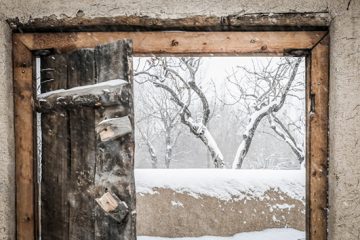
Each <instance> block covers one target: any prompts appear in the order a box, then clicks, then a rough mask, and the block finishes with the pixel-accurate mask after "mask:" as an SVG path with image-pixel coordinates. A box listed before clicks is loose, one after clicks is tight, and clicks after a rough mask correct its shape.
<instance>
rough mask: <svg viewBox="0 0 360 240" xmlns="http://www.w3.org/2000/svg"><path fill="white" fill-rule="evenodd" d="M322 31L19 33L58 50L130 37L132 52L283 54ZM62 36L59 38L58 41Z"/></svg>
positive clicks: (32, 43) (308, 44)
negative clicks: (54, 46)
mask: <svg viewBox="0 0 360 240" xmlns="http://www.w3.org/2000/svg"><path fill="white" fill-rule="evenodd" d="M325 34H326V32H322V31H320V32H86V33H85V32H78V33H49V34H22V35H19V37H20V38H21V40H22V41H23V42H24V44H25V45H26V46H27V47H29V48H31V49H50V48H51V47H52V44H53V43H54V42H56V48H57V50H60V51H70V50H72V49H76V48H93V47H95V46H96V45H99V44H104V43H107V42H109V39H110V40H111V41H116V40H119V39H124V38H126V39H131V40H132V41H133V43H134V46H133V49H134V54H139V55H141V54H182V55H184V54H203V55H204V54H216V55H238V54H242V55H244V54H247V55H283V54H284V52H287V49H311V48H312V47H313V46H314V45H315V44H316V43H317V42H318V41H319V40H321V38H322V37H323V36H324V35H325ZM59 39H62V41H59Z"/></svg>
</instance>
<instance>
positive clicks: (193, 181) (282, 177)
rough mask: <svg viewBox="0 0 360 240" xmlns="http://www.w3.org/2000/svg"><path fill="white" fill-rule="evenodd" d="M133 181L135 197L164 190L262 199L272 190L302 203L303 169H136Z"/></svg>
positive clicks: (198, 194) (218, 196)
mask: <svg viewBox="0 0 360 240" xmlns="http://www.w3.org/2000/svg"><path fill="white" fill-rule="evenodd" d="M135 181H136V191H137V193H138V194H156V193H157V191H156V190H157V189H159V188H165V189H171V190H174V191H175V192H180V193H188V194H190V195H191V196H193V197H196V198H201V196H202V195H205V196H210V197H216V198H219V199H221V200H243V199H254V198H258V199H259V200H262V199H264V198H266V197H267V196H266V192H267V191H270V190H272V191H276V192H279V193H281V192H282V193H284V194H286V195H288V196H289V197H291V198H294V199H296V200H300V201H302V202H304V201H305V172H304V171H303V170H258V169H256V170H252V169H251V170H250V169H246V170H245V169H242V170H232V169H136V170H135Z"/></svg>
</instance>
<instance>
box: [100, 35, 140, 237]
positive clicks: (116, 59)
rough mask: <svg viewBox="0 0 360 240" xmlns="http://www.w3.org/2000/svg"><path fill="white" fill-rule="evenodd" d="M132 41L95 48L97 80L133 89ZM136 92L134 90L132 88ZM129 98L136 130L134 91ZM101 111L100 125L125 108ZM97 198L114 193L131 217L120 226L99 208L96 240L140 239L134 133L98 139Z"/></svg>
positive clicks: (130, 110) (119, 114)
mask: <svg viewBox="0 0 360 240" xmlns="http://www.w3.org/2000/svg"><path fill="white" fill-rule="evenodd" d="M131 54H132V52H131V42H130V41H118V42H114V43H111V44H106V45H101V46H98V47H96V49H95V58H96V69H97V80H98V82H99V83H101V82H103V81H107V80H108V79H119V78H120V79H126V80H127V81H128V82H129V84H130V85H131V86H132V78H131V73H132V67H131V61H132V60H131ZM131 89H132V87H131ZM130 93H131V95H130V97H129V106H128V110H129V112H128V116H129V117H130V120H131V127H133V104H132V91H131V92H130ZM118 110H119V112H117V111H116V108H113V109H107V108H105V109H103V111H97V115H96V116H97V119H96V120H97V121H96V122H97V123H100V122H101V121H103V120H106V119H109V118H115V117H122V116H121V114H122V112H121V111H120V110H121V108H118ZM95 187H96V189H97V192H96V193H95V196H96V198H98V197H101V196H102V195H103V194H104V193H105V192H107V191H111V192H112V193H113V194H115V195H116V196H117V197H118V198H119V199H120V200H121V201H124V202H125V203H126V205H127V206H128V208H129V214H127V216H126V217H125V218H124V219H123V220H122V222H121V223H119V222H118V221H117V220H116V219H114V218H113V217H111V216H109V215H106V214H105V213H104V211H103V210H102V209H101V208H100V207H98V208H97V211H96V223H95V225H96V237H95V239H96V240H100V239H101V240H104V239H106V240H110V239H127V240H131V239H136V219H135V217H136V216H135V197H136V195H135V181H134V135H133V132H131V133H130V134H126V135H124V136H122V137H119V138H114V139H112V140H109V141H105V142H103V141H101V137H100V135H98V137H97V156H96V176H95Z"/></svg>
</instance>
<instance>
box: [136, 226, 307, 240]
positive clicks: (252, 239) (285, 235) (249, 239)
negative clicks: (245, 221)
mask: <svg viewBox="0 0 360 240" xmlns="http://www.w3.org/2000/svg"><path fill="white" fill-rule="evenodd" d="M137 239H138V240H303V239H305V233H304V232H301V231H298V230H295V229H291V228H272V229H266V230H264V231H259V232H246V233H239V234H236V235H234V236H232V237H217V236H202V237H184V238H164V237H148V236H138V237H137Z"/></svg>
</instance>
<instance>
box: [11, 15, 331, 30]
mask: <svg viewBox="0 0 360 240" xmlns="http://www.w3.org/2000/svg"><path fill="white" fill-rule="evenodd" d="M330 21H331V17H330V14H329V13H326V12H323V13H322V12H316V13H297V12H288V13H246V14H238V15H229V16H221V17H220V16H191V17H185V18H176V19H171V18H165V19H164V18H151V17H148V16H116V17H96V18H86V17H81V18H60V19H57V18H52V17H43V18H35V19H31V21H29V22H25V23H24V22H20V20H19V18H14V19H8V20H7V22H8V23H9V25H10V27H12V29H14V30H19V31H20V30H21V31H22V32H24V31H31V32H34V30H36V31H42V32H44V31H46V32H49V30H51V32H53V31H58V32H64V31H72V32H74V31H79V30H80V31H84V30H86V31H92V32H94V31H98V30H100V31H139V30H140V31H151V30H153V31H156V30H157V31H160V30H162V31H169V30H170V31H171V30H182V31H186V30H191V31H194V30H195V31H221V30H233V31H254V30H256V31H279V30H281V31H288V30H290V29H291V30H292V31H294V30H297V31H304V30H306V29H311V30H314V29H319V28H326V27H328V26H330Z"/></svg>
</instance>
